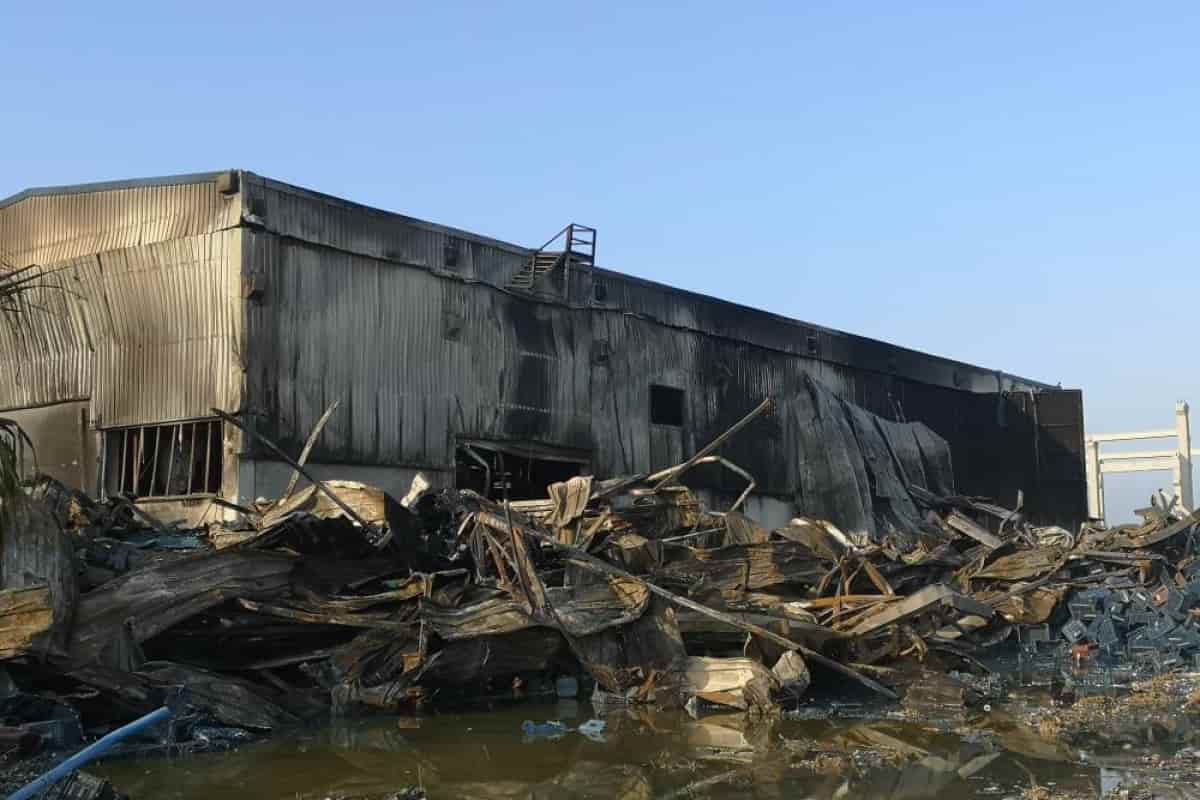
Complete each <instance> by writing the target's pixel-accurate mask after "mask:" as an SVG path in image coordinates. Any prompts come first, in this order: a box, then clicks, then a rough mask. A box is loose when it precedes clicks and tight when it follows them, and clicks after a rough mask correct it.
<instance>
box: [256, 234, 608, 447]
mask: <svg viewBox="0 0 1200 800" xmlns="http://www.w3.org/2000/svg"><path fill="white" fill-rule="evenodd" d="M247 235H248V236H249V237H250V239H249V242H248V245H247V246H248V258H247V265H248V266H247V268H248V269H249V270H250V271H251V274H252V275H253V278H252V279H253V280H255V281H256V282H258V281H262V282H263V283H264V284H265V285H266V286H268V287H269V289H268V291H267V295H266V298H265V300H264V302H263V303H262V304H261V305H251V306H249V307H248V310H247V336H248V341H249V342H250V343H251V345H252V346H251V348H250V351H249V365H248V374H247V382H248V384H247V392H248V395H247V399H248V404H249V405H250V406H251V407H252V408H253V409H254V410H255V411H258V412H261V416H260V417H259V424H260V425H262V426H263V430H264V431H266V432H269V435H270V436H272V438H274V439H276V440H278V441H280V442H281V443H283V444H284V446H296V447H298V446H299V444H300V443H301V442H302V441H303V439H304V438H305V436H306V435H307V433H308V429H309V428H310V427H311V426H312V424H313V423H314V422H315V421H316V419H317V418H318V417H319V416H320V415H321V413H322V412H323V411H324V409H325V408H326V407H327V406H328V404H330V403H331V402H333V401H334V400H335V399H340V400H341V401H342V408H343V410H342V411H341V412H339V413H338V414H337V415H336V416H334V418H333V419H332V420H331V422H330V424H329V425H328V427H327V428H326V431H327V433H326V435H325V436H324V437H323V438H322V442H321V445H320V447H318V449H317V452H315V453H314V455H313V458H314V460H318V461H326V462H338V461H342V462H358V463H374V464H390V465H419V466H427V467H432V468H443V469H445V468H450V467H451V466H452V464H453V441H454V437H455V436H470V437H478V438H490V439H507V440H530V441H542V442H551V443H555V444H561V445H564V446H576V447H588V446H589V444H590V440H591V437H590V425H589V408H590V400H589V396H588V367H587V364H588V357H589V353H590V341H589V338H588V335H587V333H588V327H587V325H586V324H582V325H581V324H579V321H577V320H576V319H575V318H574V316H573V314H574V313H575V312H572V311H570V310H569V309H565V308H561V307H557V306H552V305H542V304H535V303H530V302H528V301H526V300H524V299H522V298H518V297H514V296H512V295H509V294H506V293H504V292H500V291H497V290H496V289H493V288H490V287H488V286H485V285H481V284H464V283H461V282H458V281H454V280H450V279H446V278H441V277H438V276H437V275H434V274H432V273H429V272H427V271H424V270H421V269H413V268H409V267H404V266H400V265H397V264H393V263H388V262H384V261H380V260H378V259H371V258H365V257H361V256H357V255H350V254H347V253H341V252H338V251H335V250H330V249H328V248H324V247H318V246H313V245H308V244H304V243H301V242H297V241H294V240H288V239H282V238H279V237H275V236H271V235H269V234H264V233H258V232H248V233H247Z"/></svg>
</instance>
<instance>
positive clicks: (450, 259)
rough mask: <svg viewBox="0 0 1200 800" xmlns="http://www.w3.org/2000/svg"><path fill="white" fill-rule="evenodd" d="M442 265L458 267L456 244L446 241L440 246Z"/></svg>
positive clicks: (450, 240)
mask: <svg viewBox="0 0 1200 800" xmlns="http://www.w3.org/2000/svg"><path fill="white" fill-rule="evenodd" d="M442 263H443V264H445V265H446V266H447V267H457V266H458V242H456V241H454V240H453V239H448V240H447V241H446V242H445V243H444V244H443V245H442Z"/></svg>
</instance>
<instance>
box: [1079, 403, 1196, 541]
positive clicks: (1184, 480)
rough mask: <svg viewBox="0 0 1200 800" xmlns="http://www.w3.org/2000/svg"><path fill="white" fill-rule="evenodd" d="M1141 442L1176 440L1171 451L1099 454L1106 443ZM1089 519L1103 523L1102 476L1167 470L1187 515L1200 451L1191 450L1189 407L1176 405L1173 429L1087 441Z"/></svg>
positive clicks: (1107, 435) (1096, 436) (1108, 435)
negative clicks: (1193, 474)
mask: <svg viewBox="0 0 1200 800" xmlns="http://www.w3.org/2000/svg"><path fill="white" fill-rule="evenodd" d="M1142 439H1175V449H1173V450H1139V451H1136V452H1123V453H1101V452H1100V445H1101V444H1104V443H1105V442H1129V441H1136V440H1142ZM1085 445H1086V449H1087V484H1088V516H1090V517H1093V518H1095V519H1101V520H1102V519H1104V476H1105V475H1106V474H1109V473H1114V472H1152V471H1155V470H1170V471H1171V472H1172V473H1173V474H1174V478H1175V480H1174V489H1175V497H1177V498H1178V499H1179V503H1180V505H1182V506H1183V507H1184V508H1186V509H1188V510H1189V511H1191V510H1193V509H1194V508H1195V505H1194V503H1193V500H1194V498H1193V495H1192V459H1193V458H1196V457H1198V456H1200V450H1193V449H1192V431H1191V425H1190V422H1189V420H1188V404H1187V403H1184V402H1179V403H1176V404H1175V427H1174V428H1163V429H1161V430H1153V431H1138V432H1136V433H1105V434H1094V435H1090V436H1088V437H1086V439H1085Z"/></svg>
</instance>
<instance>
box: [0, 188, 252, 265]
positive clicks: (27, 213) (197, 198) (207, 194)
mask: <svg viewBox="0 0 1200 800" xmlns="http://www.w3.org/2000/svg"><path fill="white" fill-rule="evenodd" d="M240 219H241V199H240V197H239V196H238V195H236V194H235V195H232V196H228V197H227V196H224V195H222V194H220V193H219V192H217V190H216V184H215V182H213V181H205V182H201V183H184V184H179V185H154V186H134V187H129V188H122V189H112V190H108V191H81V192H78V193H70V194H61V195H33V196H30V197H24V198H21V199H19V200H17V201H16V202H13V203H10V204H8V205H5V206H0V248H2V249H0V255H3V257H4V259H5V260H6V261H8V262H9V263H10V264H13V265H14V266H18V267H23V266H27V265H29V264H53V263H59V262H62V261H66V260H68V259H72V258H79V257H82V256H86V255H89V254H92V253H103V252H107V251H109V250H118V249H123V248H128V247H136V246H138V245H144V244H151V243H154V242H164V241H167V240H169V239H178V238H183V237H186V236H196V235H199V234H204V233H213V232H215V231H219V230H222V229H225V228H231V227H234V226H236V225H237V224H238V222H239V220H240Z"/></svg>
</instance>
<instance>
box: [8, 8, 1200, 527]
mask: <svg viewBox="0 0 1200 800" xmlns="http://www.w3.org/2000/svg"><path fill="white" fill-rule="evenodd" d="M76 5H77V6H78V9H77V10H73V11H70V12H64V13H53V12H52V11H51V9H52V8H53V4H50V3H46V4H39V3H19V4H17V3H8V4H5V7H4V8H3V10H0V97H2V98H3V101H2V102H3V111H2V112H0V121H2V122H3V126H2V128H0V130H2V131H3V132H2V133H0V141H2V142H3V148H2V149H0V196H2V195H7V194H10V193H12V192H15V191H18V190H20V189H22V188H26V187H28V186H36V185H46V184H55V183H76V182H82V181H92V180H103V179H112V178H125V177H134V176H146V175H156V174H169V173H178V172H189V171H198V170H210V169H221V168H225V167H241V168H246V169H252V170H254V171H257V172H261V173H264V174H267V175H270V176H272V177H277V178H280V179H283V180H287V181H292V182H295V183H299V184H302V185H306V186H311V187H313V188H317V189H320V190H323V191H326V192H330V193H333V194H338V195H343V196H346V197H349V198H352V199H354V200H357V201H360V202H365V203H370V204H373V205H378V206H382V207H384V208H388V209H393V210H396V211H401V212H404V213H407V214H411V215H414V216H419V217H424V218H427V219H432V220H436V221H439V222H444V223H446V224H452V225H456V226H460V227H464V228H467V229H470V230H474V231H479V232H482V233H486V234H490V235H493V236H496V237H498V238H502V239H507V240H510V241H515V242H518V243H522V244H527V245H536V244H540V243H541V241H542V240H544V239H545V238H548V237H549V236H550V235H551V234H552V233H554V232H555V231H556V230H557V229H558V228H559V227H561V226H562V225H563V224H565V223H566V222H567V221H571V220H575V221H579V222H583V223H586V224H590V225H593V226H596V227H597V228H599V232H600V233H599V254H600V261H601V263H602V264H603V265H605V266H608V267H612V268H616V269H621V270H624V271H628V272H632V273H634V274H637V275H642V276H645V277H648V278H653V279H655V280H660V281H664V282H667V283H672V284H677V285H680V286H684V287H687V288H690V289H694V290H698V291H702V292H706V293H709V294H714V295H719V296H722V297H726V298H729V299H733V300H736V301H739V302H742V303H746V304H749V305H753V306H758V307H761V308H766V309H769V310H771V311H775V312H779V313H782V314H787V315H790V316H794V317H799V318H801V319H806V320H810V321H814V322H818V323H822V324H825V325H829V326H832V327H837V328H841V329H844V330H849V331H853V332H856V333H861V334H866V335H869V336H874V337H878V338H881V339H886V340H889V341H894V342H898V343H901V344H904V345H907V346H911V347H915V348H919V349H923V350H929V351H932V352H935V353H940V354H943V355H947V356H951V357H954V358H958V359H962V360H965V361H970V362H974V363H978V364H982V365H985V366H988V367H995V368H1001V369H1005V370H1008V371H1010V372H1015V373H1018V374H1022V375H1026V376H1028V377H1033V378H1039V379H1044V380H1049V381H1052V382H1058V381H1061V382H1062V383H1063V384H1064V385H1066V386H1071V387H1082V388H1083V389H1084V391H1085V402H1086V412H1087V421H1088V426H1089V428H1090V429H1091V430H1092V431H1103V430H1112V429H1130V428H1146V427H1163V426H1166V425H1169V424H1170V422H1171V415H1172V409H1173V404H1174V401H1175V400H1176V399H1189V400H1190V401H1192V403H1193V404H1194V405H1196V406H1200V374H1198V373H1197V371H1196V369H1195V367H1194V361H1195V355H1196V352H1197V349H1196V346H1195V344H1194V342H1195V337H1196V329H1197V317H1196V311H1195V303H1196V296H1197V289H1198V288H1200V270H1198V269H1197V255H1198V254H1200V228H1198V226H1197V209H1198V205H1200V204H1198V203H1197V200H1198V199H1200V160H1198V159H1197V145H1198V143H1200V74H1198V67H1200V49H1198V47H1197V42H1198V41H1200V5H1197V4H1195V3H1184V2H1159V3H1099V4H1097V3H1082V2H1061V3H1032V2H1030V3H1023V2H1005V3H999V2H979V3H944V4H929V3H913V2H909V3H860V4H850V3H800V2H791V3H780V4H759V3H733V4H730V3H720V4H715V3H688V4H679V5H677V6H675V7H671V8H668V7H654V8H644V7H642V4H628V5H627V4H624V3H618V2H612V3H605V4H590V5H588V6H587V7H584V5H583V4H572V3H562V2H557V3H545V4H541V3H521V4H499V3H495V4H493V3H472V4H459V3H450V2H440V3H422V4H404V3H388V4H378V5H374V6H372V5H371V4H358V3H329V2H325V3H320V4H307V3H286V4H284V3H270V2H259V3H251V4H241V3H238V4H234V3H230V4H221V3H199V4H197V3H187V4H182V3H180V4H175V3H162V2H156V3H153V4H145V5H143V4H134V3H105V4H86V5H84V4H76ZM175 6H178V7H179V8H175ZM1195 417H1196V419H1197V425H1196V427H1197V428H1200V412H1197V414H1196V415H1195ZM1165 481H1166V476H1158V477H1154V478H1145V479H1143V478H1130V477H1128V476H1126V477H1125V478H1124V480H1121V481H1120V482H1119V486H1118V485H1117V483H1118V482H1116V481H1114V482H1113V484H1111V485H1113V486H1114V488H1113V490H1112V491H1110V495H1109V502H1110V507H1112V508H1113V509H1117V508H1119V507H1122V506H1123V507H1125V508H1132V506H1133V505H1134V504H1135V503H1140V502H1142V501H1143V497H1145V495H1146V494H1147V493H1148V491H1149V489H1150V488H1152V487H1153V486H1155V485H1157V484H1160V483H1163V482H1165Z"/></svg>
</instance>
